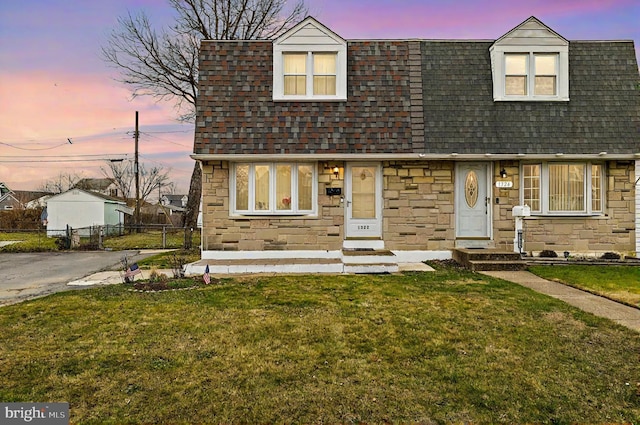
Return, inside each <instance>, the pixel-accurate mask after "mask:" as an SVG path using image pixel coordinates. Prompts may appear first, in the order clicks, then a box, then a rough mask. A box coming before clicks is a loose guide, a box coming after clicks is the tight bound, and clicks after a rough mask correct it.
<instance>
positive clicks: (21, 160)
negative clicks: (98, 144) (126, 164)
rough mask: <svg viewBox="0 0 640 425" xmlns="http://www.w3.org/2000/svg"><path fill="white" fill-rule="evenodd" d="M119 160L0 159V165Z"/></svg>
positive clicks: (116, 159) (115, 159)
mask: <svg viewBox="0 0 640 425" xmlns="http://www.w3.org/2000/svg"><path fill="white" fill-rule="evenodd" d="M118 160H120V159H119V158H114V159H109V158H96V159H52V160H42V159H37V160H34V159H19V160H16V161H5V160H4V159H0V163H4V164H13V163H20V162H29V163H41V162H93V161H118Z"/></svg>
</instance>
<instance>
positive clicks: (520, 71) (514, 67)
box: [504, 53, 558, 97]
mask: <svg viewBox="0 0 640 425" xmlns="http://www.w3.org/2000/svg"><path fill="white" fill-rule="evenodd" d="M504 70H505V75H504V95H505V96H519V97H523V96H531V97H536V96H557V94H558V88H557V81H558V55H557V54H554V53H506V54H505V55H504Z"/></svg>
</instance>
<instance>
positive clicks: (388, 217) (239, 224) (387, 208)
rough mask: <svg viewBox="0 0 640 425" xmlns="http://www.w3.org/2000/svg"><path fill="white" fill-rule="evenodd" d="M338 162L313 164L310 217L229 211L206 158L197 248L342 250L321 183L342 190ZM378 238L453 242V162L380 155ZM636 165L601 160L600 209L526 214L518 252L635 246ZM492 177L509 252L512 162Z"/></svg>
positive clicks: (338, 213) (498, 239)
mask: <svg viewBox="0 0 640 425" xmlns="http://www.w3.org/2000/svg"><path fill="white" fill-rule="evenodd" d="M344 165H345V163H344V162H341V161H332V162H328V163H323V162H320V163H318V165H317V167H318V169H317V172H318V215H317V216H315V217H277V216H276V217H273V216H272V217H233V216H231V215H230V213H229V211H230V208H229V163H228V162H226V161H210V162H207V163H205V164H204V168H203V220H204V222H205V223H207V225H206V226H205V228H204V230H203V238H202V242H203V249H204V250H211V251H274V250H290V251H305V250H321V251H324V250H326V251H337V250H340V249H342V243H343V240H344V226H343V225H344V208H343V206H344V205H343V202H341V199H340V198H341V197H340V196H327V195H325V193H326V191H325V188H327V187H339V188H342V189H343V190H344V180H343V179H342V178H343V176H342V175H341V176H340V177H338V178H336V177H335V176H334V175H333V172H332V169H333V167H334V166H338V167H340V168H341V169H344ZM382 166H383V167H382V174H383V199H384V203H383V240H384V244H385V248H386V249H389V250H393V251H447V250H452V249H453V248H454V247H455V239H456V238H455V210H454V208H455V201H454V181H455V162H454V161H384V162H383V163H382ZM634 167H635V165H634V162H633V161H610V162H609V163H608V164H607V167H606V168H607V170H608V176H609V177H608V182H607V190H606V215H604V216H594V217H575V216H573V217H542V216H534V217H529V218H526V219H525V225H524V235H523V236H524V240H525V246H524V251H526V252H530V253H537V252H539V251H542V250H554V251H556V252H558V253H559V254H561V253H562V252H563V251H570V252H572V253H583V254H593V255H597V254H602V253H604V252H609V251H613V252H620V253H623V254H631V253H633V252H634V251H635V239H636V232H635V215H634V214H633V211H634V203H635V188H634V185H635V168H634ZM493 169H494V176H493V179H492V180H493V181H498V180H501V179H502V178H501V177H500V175H499V171H500V170H501V169H504V170H505V171H506V172H507V175H508V176H509V177H508V179H509V180H510V181H512V182H513V187H511V188H508V189H501V188H497V187H495V185H493V186H492V189H491V190H490V193H491V195H492V205H493V211H492V213H493V240H492V241H491V245H493V246H494V247H496V248H500V249H503V250H507V251H512V250H513V239H514V219H513V217H512V214H511V209H512V208H513V206H515V205H518V204H519V203H520V200H519V190H520V187H519V185H520V183H519V181H520V176H519V169H520V164H519V161H501V162H500V163H499V164H497V163H496V164H494V167H493Z"/></svg>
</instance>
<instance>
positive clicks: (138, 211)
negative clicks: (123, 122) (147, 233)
mask: <svg viewBox="0 0 640 425" xmlns="http://www.w3.org/2000/svg"><path fill="white" fill-rule="evenodd" d="M139 135H140V132H139V131H138V111H136V130H135V132H134V139H135V142H136V148H135V156H134V162H133V174H134V175H135V178H136V211H135V215H136V216H135V222H136V233H139V232H140V173H139V170H138V138H139Z"/></svg>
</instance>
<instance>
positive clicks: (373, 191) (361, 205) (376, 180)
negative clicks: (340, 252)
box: [344, 163, 382, 239]
mask: <svg viewBox="0 0 640 425" xmlns="http://www.w3.org/2000/svg"><path fill="white" fill-rule="evenodd" d="M344 202H345V236H346V237H347V238H351V239H358V238H363V239H371V238H381V237H382V172H381V168H380V164H357V163H356V164H349V163H348V164H347V167H346V173H345V199H344Z"/></svg>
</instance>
